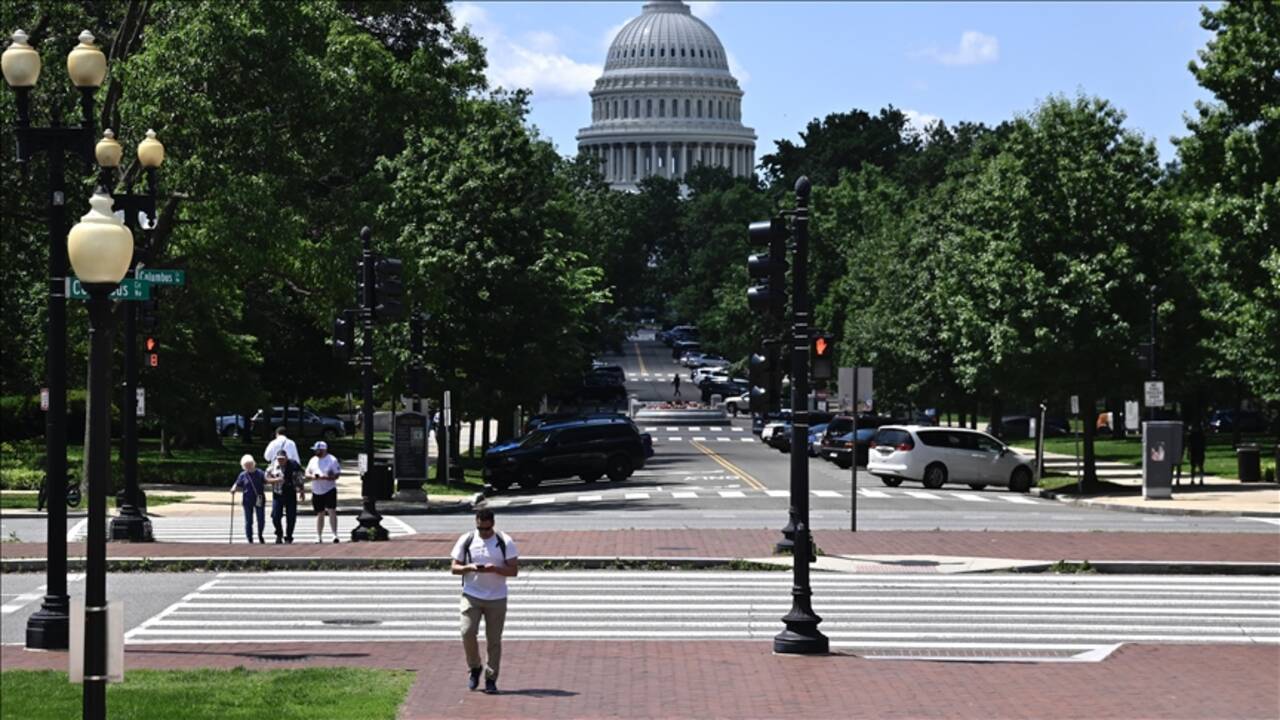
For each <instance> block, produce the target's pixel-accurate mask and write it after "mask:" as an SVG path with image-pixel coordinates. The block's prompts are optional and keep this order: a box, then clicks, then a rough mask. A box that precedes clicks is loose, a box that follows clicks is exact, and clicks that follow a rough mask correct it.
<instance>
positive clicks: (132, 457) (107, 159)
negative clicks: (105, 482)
mask: <svg viewBox="0 0 1280 720" xmlns="http://www.w3.org/2000/svg"><path fill="white" fill-rule="evenodd" d="M94 154H95V156H96V157H97V159H98V165H100V166H101V167H102V168H103V173H102V186H103V187H104V188H108V189H109V188H111V187H112V186H113V185H114V178H112V177H111V174H112V172H113V171H114V169H115V168H118V167H119V166H120V158H121V156H122V155H123V150H122V148H121V147H120V143H118V142H116V140H115V134H114V133H112V132H111V130H106V131H105V132H104V133H103V138H102V140H100V141H98V144H97V146H95V148H94ZM138 162H139V163H140V164H141V165H142V167H143V168H145V169H146V173H147V192H146V193H145V194H140V195H135V194H133V193H131V192H130V193H125V194H121V195H115V196H114V197H113V200H114V205H113V208H114V209H115V210H116V211H118V212H123V213H124V223H125V227H127V228H129V231H130V232H131V233H133V235H134V237H139V231H140V230H142V228H139V227H138V215H139V214H140V213H146V215H147V228H146V233H145V234H144V235H143V236H142V237H143V238H144V242H143V244H142V246H141V247H135V248H134V251H133V257H132V259H131V262H130V263H129V272H130V273H134V272H136V270H137V266H138V263H139V262H140V261H142V260H144V259H146V258H147V254H148V253H149V252H150V250H151V247H150V236H151V229H152V228H154V227H155V224H156V170H157V169H158V168H159V167H160V164H161V163H163V162H164V146H163V145H161V144H160V141H159V140H157V139H156V133H155V131H154V130H148V131H147V137H146V139H145V140H143V141H142V142H141V143H139V144H138ZM126 189H127V190H132V188H131V187H127V186H126ZM137 333H138V306H137V304H136V303H131V302H130V303H125V307H124V388H123V394H122V395H121V403H120V422H121V425H122V427H121V432H120V460H121V463H122V465H123V466H124V485H125V487H124V497H123V502H121V503H120V513H119V514H118V515H116V516H115V517H113V518H111V539H112V540H128V541H130V542H152V541H153V540H154V539H155V537H154V536H153V535H152V532H151V521H150V520H148V519H147V513H146V507H147V500H146V494H145V493H143V492H142V489H141V488H139V487H138V418H137V410H138V393H137V387H138V357H137V353H138V338H137Z"/></svg>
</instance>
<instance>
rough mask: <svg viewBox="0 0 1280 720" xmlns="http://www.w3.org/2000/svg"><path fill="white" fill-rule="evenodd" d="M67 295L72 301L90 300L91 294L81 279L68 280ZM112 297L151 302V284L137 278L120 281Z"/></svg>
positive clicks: (113, 298) (70, 278) (114, 298)
mask: <svg viewBox="0 0 1280 720" xmlns="http://www.w3.org/2000/svg"><path fill="white" fill-rule="evenodd" d="M66 294H67V297H68V298H70V299H72V300H88V299H89V293H88V291H86V290H85V289H84V285H82V284H81V283H80V278H75V277H69V278H67V279H66ZM110 297H111V299H112V300H150V299H151V283H149V282H147V281H146V280H138V279H136V278H125V279H124V280H121V281H120V287H118V288H116V290H115V292H113V293H111V296H110Z"/></svg>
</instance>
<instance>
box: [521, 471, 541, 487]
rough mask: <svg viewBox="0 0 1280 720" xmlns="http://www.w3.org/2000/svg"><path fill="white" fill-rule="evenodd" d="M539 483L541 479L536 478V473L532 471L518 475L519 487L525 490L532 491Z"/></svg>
mask: <svg viewBox="0 0 1280 720" xmlns="http://www.w3.org/2000/svg"><path fill="white" fill-rule="evenodd" d="M541 482H542V478H540V477H538V475H537V473H535V472H533V471H525V472H522V473H520V487H521V488H523V489H525V490H532V489H534V488H536V487H538V484H539V483H541Z"/></svg>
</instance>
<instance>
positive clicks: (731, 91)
mask: <svg viewBox="0 0 1280 720" xmlns="http://www.w3.org/2000/svg"><path fill="white" fill-rule="evenodd" d="M742 95H743V93H742V90H741V89H740V88H739V87H738V81H737V80H736V79H734V77H733V75H732V74H730V72H729V64H728V60H727V58H726V56H725V52H724V47H723V46H722V45H721V44H720V40H719V38H717V37H716V34H715V32H713V31H712V30H711V28H710V27H708V26H707V24H706V23H704V22H703V21H702V20H699V19H698V18H696V17H694V16H693V15H692V14H690V12H689V7H688V6H687V5H685V4H684V3H683V2H680V1H679V0H655V1H653V2H647V3H645V5H644V9H643V12H642V13H641V15H640V16H639V17H637V18H635V19H634V20H632V21H631V22H629V23H627V25H626V26H624V27H623V28H622V30H620V31H618V35H617V37H615V38H614V40H613V44H612V45H611V46H610V47H609V53H608V57H607V58H606V61H605V68H604V74H603V75H601V76H600V79H599V80H597V81H596V86H595V88H594V89H593V90H592V91H591V121H592V122H591V125H590V127H586V128H583V129H582V130H580V131H579V132H578V150H579V152H580V153H582V154H584V155H586V156H587V157H590V158H592V159H593V160H594V161H595V162H596V164H597V166H598V167H599V169H600V172H601V174H603V176H604V178H605V180H606V181H608V182H609V184H610V185H611V186H612V187H613V188H614V189H618V190H635V189H636V186H637V183H639V182H640V181H641V180H643V179H644V178H646V177H649V176H657V177H663V178H667V179H671V180H680V179H682V178H684V177H685V175H686V173H688V172H689V171H690V170H691V169H693V168H695V167H698V166H700V165H705V166H712V167H721V168H724V169H726V170H727V171H729V172H730V173H731V174H732V175H734V176H735V177H750V176H751V174H752V173H753V172H754V169H755V148H756V135H755V132H754V131H753V130H752V129H751V128H749V127H746V126H744V125H743V124H742Z"/></svg>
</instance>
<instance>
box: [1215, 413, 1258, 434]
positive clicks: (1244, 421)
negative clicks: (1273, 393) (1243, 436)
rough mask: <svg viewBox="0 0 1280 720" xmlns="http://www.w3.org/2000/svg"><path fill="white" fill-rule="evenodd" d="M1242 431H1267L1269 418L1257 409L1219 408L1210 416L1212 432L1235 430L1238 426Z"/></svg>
mask: <svg viewBox="0 0 1280 720" xmlns="http://www.w3.org/2000/svg"><path fill="white" fill-rule="evenodd" d="M1237 425H1239V426H1240V432H1266V431H1267V419H1266V418H1265V417H1264V416H1263V415H1262V413H1260V412H1257V411H1255V410H1241V411H1240V413H1239V415H1237V414H1236V411H1235V410H1219V411H1217V412H1215V413H1214V414H1213V415H1210V416H1209V430H1210V431H1212V432H1234V431H1235V430H1236V426H1237Z"/></svg>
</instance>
